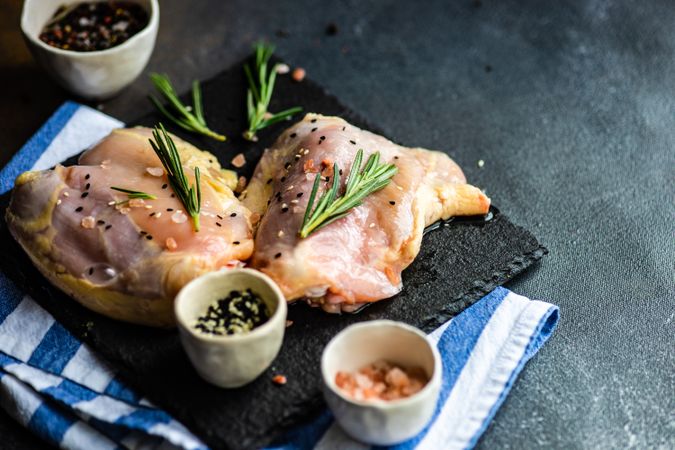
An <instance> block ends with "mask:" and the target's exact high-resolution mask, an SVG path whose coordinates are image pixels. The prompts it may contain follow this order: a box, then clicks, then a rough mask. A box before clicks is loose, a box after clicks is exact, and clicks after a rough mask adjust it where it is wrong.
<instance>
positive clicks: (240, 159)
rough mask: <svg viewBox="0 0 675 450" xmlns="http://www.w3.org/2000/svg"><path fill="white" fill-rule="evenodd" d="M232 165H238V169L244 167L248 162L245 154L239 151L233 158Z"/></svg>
mask: <svg viewBox="0 0 675 450" xmlns="http://www.w3.org/2000/svg"><path fill="white" fill-rule="evenodd" d="M231 162H232V165H233V166H234V167H236V168H237V169H239V168H241V167H244V164H246V157H245V156H244V154H243V153H239V154H238V155H237V156H235V157H234V158H232V161H231Z"/></svg>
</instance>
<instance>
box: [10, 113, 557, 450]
mask: <svg viewBox="0 0 675 450" xmlns="http://www.w3.org/2000/svg"><path fill="white" fill-rule="evenodd" d="M119 126H122V123H121V122H119V121H117V120H115V119H112V118H111V117H109V116H106V115H105V114H102V113H100V112H98V111H95V110H92V109H90V108H87V107H85V106H81V105H78V104H75V103H66V104H64V105H63V106H62V107H61V108H60V109H59V110H58V111H57V112H56V113H55V114H54V115H53V116H52V117H51V118H50V119H49V121H48V122H47V123H46V124H45V125H44V126H43V127H42V128H41V129H40V130H39V131H38V133H37V134H36V135H35V136H34V137H33V138H32V139H31V140H30V141H29V142H28V143H27V144H26V145H25V146H24V147H23V148H22V149H21V150H20V151H19V153H17V155H16V156H15V157H14V158H13V159H12V160H11V161H10V163H9V164H8V165H7V166H5V168H3V169H2V171H0V193H4V192H6V191H7V190H9V189H11V187H12V185H13V182H14V178H15V177H16V176H17V175H19V174H20V173H21V172H23V171H24V170H28V169H30V168H35V169H44V168H48V167H51V166H53V165H54V164H56V163H57V162H59V161H62V160H64V159H66V158H68V157H70V156H72V155H73V154H77V153H79V151H80V150H82V149H84V148H86V147H88V146H90V145H91V144H93V143H95V142H96V141H98V140H99V139H101V138H102V137H104V136H105V135H106V134H107V133H108V132H109V131H110V130H111V129H113V128H116V127H119ZM557 320H558V308H557V307H555V306H553V305H551V304H549V303H544V302H540V301H531V300H529V299H527V298H525V297H522V296H519V295H516V294H514V293H512V292H510V291H508V290H507V289H504V288H498V289H496V290H495V291H493V292H492V293H490V294H489V295H487V296H486V297H484V298H483V299H481V300H480V301H478V302H477V303H476V304H474V305H473V306H471V307H470V308H468V309H466V310H465V311H464V312H462V313H461V314H460V315H458V316H456V317H455V318H453V319H452V320H451V321H449V322H447V323H446V324H444V325H443V326H441V327H440V328H439V329H437V330H436V331H434V332H433V333H432V334H431V335H430V338H431V339H432V340H433V341H434V342H436V343H437V345H438V347H439V350H440V353H441V355H442V359H443V371H444V373H443V387H442V390H441V395H440V401H439V404H438V406H437V409H436V413H435V415H434V418H433V420H432V422H431V423H430V424H429V426H428V427H427V428H426V429H425V430H424V431H423V432H422V433H420V435H418V436H417V437H415V438H413V439H411V440H410V441H407V442H405V443H403V444H401V445H398V446H394V448H401V449H413V448H419V449H437V448H444V449H449V448H468V447H472V446H473V445H474V444H475V443H476V441H477V440H478V438H479V437H480V435H481V434H482V433H483V431H485V429H486V428H487V425H488V423H489V422H490V420H491V419H492V417H493V416H494V414H495V412H496V411H497V409H498V408H499V406H500V405H501V403H502V402H503V401H504V399H505V398H506V396H507V395H508V393H509V391H510V389H511V386H512V385H513V383H514V381H515V379H516V377H517V376H518V374H519V373H520V371H521V370H522V368H523V365H524V364H525V362H527V360H529V359H530V358H531V357H532V356H533V355H534V354H535V353H536V352H537V351H538V350H539V348H540V347H541V346H542V345H543V344H544V342H545V341H546V340H547V339H548V337H549V336H550V334H551V332H552V331H553V329H554V328H555V326H556V323H557ZM0 404H1V405H2V407H3V408H4V409H5V410H6V411H7V412H8V413H9V414H10V415H12V416H13V417H14V418H16V419H17V421H18V422H20V423H21V424H22V425H24V426H27V427H28V428H29V429H30V430H32V431H33V432H35V433H36V434H38V435H39V436H40V437H42V438H43V439H45V440H46V441H48V442H50V443H53V444H55V445H58V446H60V447H62V448H73V449H98V448H111V449H112V448H162V449H164V448H167V449H169V448H187V449H193V448H194V449H196V448H205V447H206V446H205V445H204V443H202V442H201V441H200V440H199V439H198V438H197V437H195V436H194V435H193V434H191V433H190V432H189V431H188V430H187V429H186V428H185V427H184V426H183V425H181V424H180V423H179V422H177V421H176V420H174V419H173V418H171V416H169V415H168V414H167V413H166V412H164V411H162V410H161V409H159V408H157V407H155V406H154V405H152V403H150V402H149V401H148V400H146V399H143V398H141V397H140V396H139V395H137V394H136V393H134V392H133V391H131V390H130V389H129V388H128V387H126V386H125V385H124V383H123V382H121V381H120V380H119V378H118V377H117V376H116V374H115V370H114V368H112V367H111V366H110V365H109V364H108V363H106V362H105V361H104V360H102V359H101V358H100V357H99V356H97V355H96V354H95V353H94V352H93V351H92V350H91V349H90V348H89V347H88V346H87V345H85V344H82V343H81V342H80V341H79V340H77V339H76V338H75V337H74V336H73V335H71V334H70V333H69V332H68V331H67V330H65V329H64V328H63V327H62V326H61V325H60V324H59V323H57V322H55V320H54V319H53V318H52V317H51V315H50V314H49V313H47V312H46V311H45V310H44V309H42V308H41V307H40V306H39V305H38V304H37V303H36V302H35V301H33V300H32V299H31V298H30V297H28V296H26V295H24V294H23V293H22V292H20V291H19V290H18V289H17V288H16V287H15V286H14V285H13V284H12V283H11V281H10V280H8V279H7V278H6V277H5V276H4V275H2V273H0ZM272 448H274V449H289V450H290V449H310V448H318V449H326V450H328V449H344V448H353V449H365V448H368V447H367V446H364V445H363V444H360V443H357V442H355V441H353V440H351V439H350V438H348V437H347V436H346V435H344V433H343V432H342V431H341V430H340V429H339V427H337V426H336V425H335V424H334V423H333V419H332V417H331V415H330V413H329V412H325V413H324V414H322V415H321V416H320V417H318V418H317V419H316V420H315V421H314V422H313V423H310V424H307V425H305V426H302V427H299V428H298V429H296V430H295V431H294V432H292V433H290V434H289V435H288V436H287V437H286V438H285V439H284V440H282V441H281V442H280V443H279V444H277V445H275V446H272V447H270V449H272Z"/></svg>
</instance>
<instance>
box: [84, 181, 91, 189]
mask: <svg viewBox="0 0 675 450" xmlns="http://www.w3.org/2000/svg"><path fill="white" fill-rule="evenodd" d="M90 187H91V183H87V185H86V186H85V187H84V189H85V190H87V191H88V190H89V188H90Z"/></svg>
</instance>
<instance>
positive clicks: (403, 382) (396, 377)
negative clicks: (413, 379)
mask: <svg viewBox="0 0 675 450" xmlns="http://www.w3.org/2000/svg"><path fill="white" fill-rule="evenodd" d="M385 379H386V381H387V383H389V384H391V385H393V386H396V387H398V388H402V387H404V386H408V385H409V384H410V378H408V375H406V373H405V372H404V371H402V370H401V369H399V368H398V367H394V368H393V369H391V370H390V371H389V372H387V377H386V378H385Z"/></svg>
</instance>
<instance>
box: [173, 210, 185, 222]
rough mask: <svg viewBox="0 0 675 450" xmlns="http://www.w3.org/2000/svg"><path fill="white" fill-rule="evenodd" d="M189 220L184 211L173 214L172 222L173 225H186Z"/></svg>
mask: <svg viewBox="0 0 675 450" xmlns="http://www.w3.org/2000/svg"><path fill="white" fill-rule="evenodd" d="M187 220H188V218H187V216H186V215H185V214H183V211H176V212H175V213H173V214H171V221H172V222H173V223H184V222H187Z"/></svg>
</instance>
